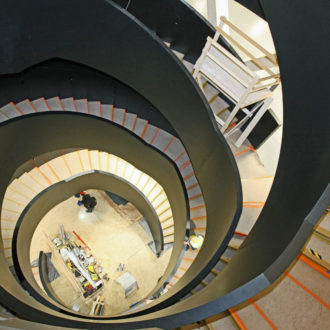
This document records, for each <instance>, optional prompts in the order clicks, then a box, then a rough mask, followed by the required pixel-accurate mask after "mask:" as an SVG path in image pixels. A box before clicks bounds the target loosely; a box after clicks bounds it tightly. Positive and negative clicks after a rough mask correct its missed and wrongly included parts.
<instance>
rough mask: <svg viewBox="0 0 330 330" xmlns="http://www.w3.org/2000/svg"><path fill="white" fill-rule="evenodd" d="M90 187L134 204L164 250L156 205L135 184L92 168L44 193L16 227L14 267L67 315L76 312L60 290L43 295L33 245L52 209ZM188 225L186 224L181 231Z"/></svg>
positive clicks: (35, 293)
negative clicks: (63, 300) (60, 297)
mask: <svg viewBox="0 0 330 330" xmlns="http://www.w3.org/2000/svg"><path fill="white" fill-rule="evenodd" d="M87 189H97V190H110V189H111V190H112V191H113V192H115V193H118V194H119V195H121V196H123V197H124V198H125V199H126V200H128V201H130V202H131V203H133V204H134V205H135V206H136V207H137V209H138V210H139V211H140V212H141V213H142V214H143V215H144V217H145V218H146V220H147V222H148V224H149V227H150V230H151V232H152V233H153V237H154V241H155V245H156V249H157V251H158V252H160V251H161V249H162V240H163V237H162V230H161V227H160V222H159V219H158V217H157V214H156V212H155V211H154V209H153V207H152V205H151V204H150V203H149V201H148V200H147V199H146V198H145V197H144V195H143V194H142V193H141V192H140V191H139V190H138V189H137V188H136V187H135V186H133V185H132V184H130V183H129V182H127V181H126V180H124V179H122V178H120V177H118V176H116V175H113V174H110V173H106V172H102V171H97V170H94V171H93V173H90V171H88V172H86V173H84V172H83V173H81V175H79V176H74V177H73V178H71V179H70V178H69V179H67V180H65V181H60V182H58V183H56V184H54V185H52V186H50V187H48V188H46V189H45V190H43V191H42V192H40V193H39V194H38V195H37V196H36V197H35V198H34V199H33V200H32V201H31V202H30V203H29V204H28V205H27V207H26V208H25V209H24V210H23V212H22V214H21V216H20V218H19V219H18V221H17V224H16V226H15V231H14V235H13V242H12V256H13V260H14V268H15V272H16V274H17V277H18V279H19V281H20V282H21V284H22V285H23V286H24V288H25V289H26V290H28V292H29V293H30V294H31V295H32V296H33V297H34V298H35V299H36V300H38V301H40V302H42V303H44V304H46V305H48V306H49V307H51V308H53V309H54V310H58V311H61V312H63V311H65V312H66V314H68V313H70V312H71V313H72V311H70V310H69V309H67V308H66V307H65V308H63V307H62V306H59V305H63V303H61V301H59V300H58V298H57V297H56V293H54V292H53V290H51V292H50V298H52V299H48V297H45V296H44V295H43V292H42V290H41V289H40V287H39V285H38V284H37V282H36V281H35V279H34V275H33V273H32V271H31V267H30V257H29V256H30V246H31V241H32V237H33V234H34V232H35V229H36V228H37V226H38V224H39V222H40V221H41V220H42V218H43V217H44V216H45V215H46V214H47V213H48V212H49V210H51V209H52V208H53V207H55V206H56V205H58V204H60V203H61V202H63V201H65V200H67V199H68V198H70V197H72V196H73V195H74V194H75V193H76V192H77V191H84V190H87ZM183 225H184V223H183ZM184 228H185V227H184V226H183V227H182V228H181V231H182V229H184ZM179 230H180V229H179ZM40 277H41V279H42V280H43V281H42V283H45V284H44V286H45V289H47V288H48V285H47V283H46V280H45V279H43V278H42V276H40ZM165 280H166V278H165ZM46 292H47V290H46ZM41 297H42V298H41ZM54 300H55V303H56V304H55V305H54Z"/></svg>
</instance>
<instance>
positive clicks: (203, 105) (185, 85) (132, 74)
mask: <svg viewBox="0 0 330 330" xmlns="http://www.w3.org/2000/svg"><path fill="white" fill-rule="evenodd" d="M2 6H3V7H2V9H3V10H1V13H3V12H7V13H8V12H10V13H11V17H12V20H13V21H15V20H17V21H20V22H21V23H20V24H21V25H20V30H19V34H17V33H16V34H13V35H11V36H10V37H9V38H8V39H7V41H8V42H7V43H5V44H4V45H3V46H6V47H7V48H6V49H12V51H11V52H10V63H8V59H6V60H7V63H3V62H0V63H2V64H4V65H0V71H1V72H3V73H5V72H6V73H15V72H17V71H20V70H22V69H24V68H26V67H28V66H30V65H32V64H36V63H39V62H44V61H46V60H48V59H50V58H62V59H65V60H70V61H74V62H77V63H80V64H84V65H87V66H89V67H92V68H94V69H97V70H99V71H102V72H104V73H107V74H109V75H111V76H113V77H115V78H117V79H119V80H120V81H122V82H123V83H125V84H126V85H128V86H130V87H132V88H134V89H135V90H136V91H137V92H138V93H140V94H141V95H143V96H144V97H145V98H146V99H147V100H148V101H149V102H151V103H152V104H153V105H154V106H155V107H156V108H157V109H158V110H159V111H160V112H161V113H162V114H163V115H164V117H165V118H166V119H167V120H168V121H169V122H171V124H172V126H173V128H174V129H175V131H176V132H179V131H180V134H179V137H180V138H181V140H182V142H183V144H184V146H185V148H186V150H187V152H188V154H189V157H190V159H191V161H192V163H193V166H194V170H195V174H196V177H197V179H198V181H199V183H200V186H201V189H202V192H203V196H204V200H205V203H206V206H207V216H208V218H207V219H208V226H207V232H206V237H207V236H208V235H209V233H212V232H216V233H217V237H216V239H212V240H206V241H205V243H204V245H203V247H202V249H201V251H200V253H199V254H198V256H197V258H196V263H194V264H193V265H192V266H191V267H190V268H189V270H188V272H186V274H185V275H184V277H183V278H182V279H181V281H180V283H178V285H176V288H175V289H173V290H171V295H172V294H173V295H174V294H175V295H176V298H175V299H178V298H180V297H181V296H182V295H183V294H185V292H187V290H189V285H195V284H196V283H197V282H198V278H197V277H196V276H197V275H200V276H203V272H208V270H209V269H210V268H211V267H212V265H213V264H214V263H215V262H216V259H217V257H218V256H219V255H220V254H222V253H223V251H224V250H225V248H226V246H227V243H228V241H229V239H230V238H231V236H232V234H233V232H234V228H235V226H236V223H237V221H238V219H239V216H240V213H241V189H240V181H239V175H238V171H237V167H236V164H235V160H234V159H233V157H232V154H231V151H230V149H229V147H228V145H227V144H226V142H225V140H224V138H223V137H222V135H221V134H220V133H219V131H218V129H217V126H216V123H215V121H214V119H213V113H212V112H211V109H210V108H209V106H208V104H207V102H206V100H205V99H204V96H203V95H202V93H201V91H200V90H199V88H198V86H197V85H196V84H195V82H194V81H193V79H192V77H191V76H190V75H189V74H188V73H187V72H186V71H185V69H184V68H183V66H182V64H181V63H180V62H179V61H178V60H177V58H176V57H175V56H174V55H173V54H172V53H171V51H170V50H168V49H167V48H166V47H165V46H164V45H163V44H162V42H161V41H160V40H159V39H158V38H157V37H156V36H154V35H153V34H151V33H150V32H149V31H148V30H147V29H146V28H145V27H144V26H142V25H141V24H140V23H139V22H138V21H136V20H134V19H133V18H132V17H130V16H127V14H126V12H125V11H124V10H121V9H119V8H117V7H116V6H114V5H113V4H112V3H110V2H107V1H98V2H97V5H96V3H95V2H91V1H70V3H67V2H66V1H57V2H56V3H52V4H49V3H47V4H45V3H44V2H34V3H33V4H32V5H31V3H29V2H25V1H22V2H21V3H20V4H19V6H13V5H12V4H11V3H10V2H5V3H4V4H3V5H2ZM50 12H51V15H48V16H47V15H45V16H42V15H41V17H40V13H50ZM23 13H24V14H23ZM28 16H29V19H27V17H28ZM37 17H38V18H37ZM34 19H36V20H38V29H37V30H35V29H32V30H31V24H30V22H31V20H34ZM95 20H96V21H97V24H95ZM5 21H6V19H5ZM82 22H83V24H82ZM2 28H3V29H5V30H7V26H5V25H2ZM40 31H43V33H42V34H40ZM82 35H83V36H84V38H81V36H82ZM45 36H47V37H45ZM49 40H52V43H49ZM12 43H15V45H16V47H11V46H13V44H12ZM86 45H88V47H87V46H86ZM2 49H4V47H3V48H2ZM35 49H39V51H38V52H36V51H35ZM22 52H24V54H25V56H24V57H22V56H21V55H19V54H21V53H22ZM132 54H134V56H132ZM151 55H152V56H151ZM143 63H144V65H143ZM173 77H175V79H173ZM4 128H5V127H4ZM70 133H71V134H72V133H73V132H70ZM76 134H78V132H76ZM68 136H70V135H68ZM99 138H100V139H102V137H100V136H99ZM91 148H97V146H96V145H93V146H91ZM103 150H105V149H103ZM137 157H138V156H137ZM140 161H141V162H143V161H144V160H140ZM132 163H134V162H132ZM210 176H211V177H212V179H211V180H210ZM155 178H157V180H158V179H159V178H158V177H157V176H155ZM158 181H159V182H161V181H160V180H158ZM197 261H198V262H197ZM193 282H195V284H194V283H193ZM172 291H173V292H172Z"/></svg>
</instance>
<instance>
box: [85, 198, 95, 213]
mask: <svg viewBox="0 0 330 330" xmlns="http://www.w3.org/2000/svg"><path fill="white" fill-rule="evenodd" d="M82 204H83V205H84V206H85V208H86V212H88V213H92V212H93V209H94V208H95V206H96V204H97V201H96V198H95V197H92V196H91V195H89V194H86V195H83V198H82Z"/></svg>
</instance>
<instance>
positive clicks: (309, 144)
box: [0, 0, 330, 329]
mask: <svg viewBox="0 0 330 330" xmlns="http://www.w3.org/2000/svg"><path fill="white" fill-rule="evenodd" d="M243 5H245V6H246V7H247V8H250V9H251V10H253V11H254V12H255V13H256V14H258V15H260V16H262V17H263V18H264V19H266V20H267V21H268V23H269V25H270V29H271V31H272V34H273V38H274V43H275V46H276V50H277V55H278V59H279V66H280V70H281V79H282V85H283V100H284V131H283V142H282V149H281V155H280V160H279V165H278V170H277V173H276V176H275V178H274V182H273V184H272V188H271V191H270V194H269V197H268V199H267V201H262V203H261V204H262V205H261V206H263V208H262V211H261V213H260V215H259V217H258V219H257V222H256V224H255V225H254V226H253V228H252V230H251V231H250V232H246V233H242V232H239V231H238V230H237V224H238V221H239V219H240V217H241V214H242V208H243V207H244V206H247V204H244V203H243V200H242V183H241V180H240V176H239V171H238V167H237V162H236V160H237V159H236V160H235V158H234V156H233V153H232V151H231V149H230V147H229V145H228V143H227V141H226V140H225V139H224V137H223V136H222V134H221V133H220V132H219V129H218V127H217V124H216V122H215V120H214V115H213V111H212V109H211V108H210V106H209V103H208V102H207V100H206V98H205V96H204V94H203V93H202V91H201V90H200V89H199V87H198V85H197V84H196V83H195V81H194V80H193V78H192V76H191V70H192V67H193V63H194V62H195V61H196V59H197V58H198V56H199V54H200V52H201V50H202V48H203V46H204V43H205V40H206V37H207V36H208V35H212V34H213V33H214V30H213V28H212V27H211V25H209V23H207V22H206V21H205V20H204V19H202V17H201V16H200V15H199V14H198V13H197V12H195V11H194V10H193V9H192V8H191V7H190V6H188V5H187V4H186V3H185V2H184V1H180V0H170V1H161V0H157V1H155V0H153V1H151V0H143V1H142V0H136V1H134V0H131V1H120V0H117V1H105V0H98V1H88V0H85V1H76V0H74V1H70V2H69V3H68V2H66V1H62V0H60V1H56V2H47V3H45V2H42V1H34V2H33V3H31V2H28V1H19V2H17V3H14V2H12V1H7V0H6V1H3V2H2V3H1V5H0V8H1V10H0V15H1V21H0V22H1V23H0V29H1V32H2V36H3V38H2V40H1V42H0V49H1V52H0V57H1V61H0V86H1V93H0V125H1V126H0V141H1V144H0V146H1V154H2V157H1V160H0V164H1V169H2V173H1V175H0V182H1V185H0V187H1V190H0V194H1V196H0V197H1V200H2V209H1V235H2V240H1V242H2V249H1V254H0V255H1V260H2V262H1V272H0V284H1V285H0V291H1V295H0V297H1V298H0V302H1V305H2V306H3V308H4V311H3V313H2V314H1V315H2V318H3V320H2V321H1V322H2V324H3V326H5V327H8V328H10V327H21V328H33V329H38V328H40V329H46V328H50V329H51V328H53V327H55V328H59V327H61V328H62V327H63V328H83V329H108V328H114V329H135V328H155V327H156V328H164V329H172V328H176V327H180V326H184V325H187V324H193V325H192V326H191V327H206V328H212V324H215V323H214V322H216V319H214V318H216V316H214V315H222V314H221V313H225V314H226V313H229V314H230V315H231V317H232V318H233V319H235V321H236V325H238V326H239V327H240V328H245V325H244V323H243V322H242V320H241V318H240V317H239V316H238V314H239V313H236V312H235V309H234V308H233V307H234V306H237V305H238V304H240V303H243V302H245V301H250V303H251V304H252V306H254V307H255V306H257V307H255V308H256V310H258V308H259V310H260V306H259V305H257V304H256V303H255V301H254V300H252V297H254V296H256V295H257V294H260V292H261V291H263V290H265V289H266V288H271V287H272V284H273V283H274V282H276V281H277V280H278V278H280V277H281V276H282V274H283V272H284V271H285V270H286V269H287V267H288V266H289V265H290V264H291V262H292V261H293V260H294V259H295V258H296V256H297V255H298V253H299V251H300V250H301V248H302V246H303V245H304V243H305V241H306V239H307V238H308V237H309V235H310V234H311V232H312V231H313V228H314V226H315V225H316V223H317V222H318V221H319V219H320V218H321V216H322V215H323V213H324V212H325V211H326V209H327V207H328V205H329V186H327V185H328V181H329V170H328V163H329V157H328V155H327V153H326V152H327V150H328V149H329V143H328V141H329V140H330V139H329V130H328V127H327V120H326V119H327V114H326V113H325V111H323V109H325V107H326V106H327V104H328V102H327V100H326V97H325V96H324V95H327V93H326V86H327V84H326V83H325V81H326V80H325V79H326V78H325V77H326V74H325V72H324V71H325V70H326V63H327V55H326V54H327V45H326V44H325V43H322V44H321V43H319V42H318V40H316V39H317V38H315V32H316V31H317V33H318V35H319V37H320V38H321V37H322V38H326V34H327V29H326V27H328V21H327V19H326V10H324V8H323V7H322V5H324V6H329V5H328V4H326V3H325V1H324V2H322V4H321V3H319V4H311V3H310V2H308V1H303V2H301V1H299V3H298V2H297V4H296V5H297V7H295V6H294V5H293V4H292V2H290V4H288V3H287V2H285V1H276V2H274V1H271V0H260V1H256V0H250V1H246V2H244V3H243ZM297 8H303V9H304V10H297ZM307 17H308V20H309V22H310V25H309V26H308V27H307V26H306V24H305V22H306V19H307ZM288 27H290V29H288ZM220 42H222V44H223V46H225V47H226V48H227V49H228V50H229V51H231V52H232V53H233V54H234V55H237V54H236V53H235V51H234V50H233V49H232V47H231V46H230V44H228V43H227V42H226V41H225V40H221V41H220ZM315 49H317V50H318V52H317V54H316V53H315V52H314V50H315ZM302 53H303V54H305V56H301V54H302ZM307 55H308V56H307ZM302 68H303V70H302ZM315 77H317V78H315ZM302 81H303V82H304V85H303V86H302V85H301V82H302ZM217 102H218V104H220V105H221V107H222V110H223V109H226V107H227V104H226V103H223V102H222V101H221V100H217ZM311 109H313V111H312V110H311ZM50 152H52V153H53V152H56V153H57V156H56V157H49V158H48V159H44V161H42V162H41V163H37V162H36V161H35V160H36V158H38V159H39V161H40V159H41V158H42V155H46V154H47V153H50ZM237 154H240V150H238V153H237ZM142 155H143V157H141V156H142ZM27 164H29V165H27ZM238 166H240V165H239V164H238ZM109 186H111V187H112V191H113V192H115V193H116V192H117V193H119V194H122V195H123V196H125V194H126V193H127V194H128V195H127V196H129V199H131V200H134V201H136V205H138V206H139V209H140V211H141V212H142V213H147V214H150V217H148V219H149V226H150V229H151V232H152V234H153V237H154V240H155V243H156V249H157V252H158V253H160V252H161V251H162V249H163V248H164V244H171V245H172V254H171V259H170V262H169V264H168V266H167V268H166V271H165V273H164V275H163V277H162V278H161V279H160V281H159V283H158V285H157V287H155V288H154V292H157V291H159V289H161V288H162V287H163V285H164V283H166V282H169V286H170V289H169V290H168V292H167V293H166V294H164V295H161V296H160V297H159V298H158V299H155V300H153V301H152V302H151V303H150V304H146V303H145V302H142V303H141V304H140V305H138V306H137V307H136V308H135V309H132V310H131V311H128V312H127V313H124V314H120V315H116V316H111V317H107V316H104V317H94V318H92V317H87V316H84V315H81V314H79V313H75V312H74V311H72V310H70V309H69V308H67V307H66V306H63V305H62V304H61V303H60V302H59V301H56V300H54V299H53V297H51V296H50V295H48V294H47V290H46V292H45V290H43V289H42V288H41V287H40V283H38V282H39V278H38V274H35V273H33V272H32V270H31V267H30V261H29V257H28V253H29V252H28V251H29V244H30V242H31V239H32V235H33V232H34V230H35V228H36V226H37V225H38V223H39V221H40V220H41V219H42V217H43V215H44V214H46V213H47V212H48V211H49V210H50V209H51V208H52V207H53V206H55V205H57V204H58V203H60V202H61V201H63V200H65V199H66V198H68V197H69V196H72V195H74V193H76V192H77V191H82V190H85V189H88V188H97V189H102V190H107V188H108V187H109ZM243 190H244V184H243ZM303 191H308V194H302V192H303ZM264 202H265V205H264ZM192 223H194V224H195V225H193V226H192ZM192 228H193V229H194V231H196V232H198V233H201V234H203V235H204V236H205V240H204V243H203V245H202V247H201V248H200V249H199V250H195V251H186V249H185V245H184V240H185V239H187V233H189V230H190V229H192ZM305 261H306V260H305ZM299 262H303V261H302V259H300V260H299ZM289 275H290V274H289ZM289 275H288V276H289ZM323 275H324V274H323ZM323 275H322V276H323ZM290 276H292V275H290ZM41 282H42V281H41ZM146 298H147V297H146ZM253 299H254V298H253ZM322 301H323V300H322ZM324 306H325V305H324ZM325 307H326V306H325ZM326 308H328V307H326ZM228 311H229V312H228ZM8 313H9V314H8ZM262 313H263V312H262ZM243 314H244V312H241V317H242V315H243ZM226 315H227V314H226ZM226 315H225V316H226ZM260 315H261V316H262V314H260ZM212 317H213V319H212ZM220 318H221V320H224V321H221V322H223V323H222V324H221V326H224V324H225V322H227V319H226V317H222V316H221V317H220V316H218V319H220ZM262 318H263V320H267V319H268V321H269V318H268V317H267V315H265V313H264V316H262ZM268 321H267V323H268V325H267V326H271V327H273V323H272V322H268ZM195 322H199V323H197V324H194V323H195ZM260 326H261V325H260ZM213 327H214V326H213Z"/></svg>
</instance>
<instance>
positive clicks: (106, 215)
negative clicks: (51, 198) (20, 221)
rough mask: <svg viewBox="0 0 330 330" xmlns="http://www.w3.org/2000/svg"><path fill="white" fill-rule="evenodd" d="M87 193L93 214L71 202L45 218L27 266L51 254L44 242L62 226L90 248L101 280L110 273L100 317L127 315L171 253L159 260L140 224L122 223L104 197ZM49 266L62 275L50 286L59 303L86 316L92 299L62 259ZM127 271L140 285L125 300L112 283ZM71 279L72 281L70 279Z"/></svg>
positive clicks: (150, 288) (62, 205)
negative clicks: (92, 198)
mask: <svg viewBox="0 0 330 330" xmlns="http://www.w3.org/2000/svg"><path fill="white" fill-rule="evenodd" d="M88 193H90V194H91V195H92V196H95V197H96V199H97V206H96V207H95V210H94V211H93V213H86V212H85V210H84V207H82V206H78V205H77V199H76V198H75V197H71V198H69V199H68V200H66V201H64V202H62V203H61V204H59V205H57V206H56V207H55V208H53V209H52V210H51V211H50V212H48V214H47V215H46V216H45V217H44V218H43V219H42V221H41V222H40V224H39V226H38V228H37V230H36V231H35V234H34V236H33V240H32V243H31V250H30V258H31V261H32V260H34V259H36V258H38V256H39V251H40V250H42V251H44V252H50V251H51V249H50V247H49V241H48V239H47V236H50V238H52V239H53V238H54V237H55V236H57V235H59V226H60V224H63V226H64V229H65V231H66V232H68V233H69V234H70V236H71V238H74V237H75V236H74V234H73V231H75V232H76V233H77V234H78V235H79V236H80V237H81V238H82V239H83V240H84V241H85V242H86V244H87V245H88V246H89V247H90V248H91V253H92V254H93V256H94V257H95V258H96V260H97V263H98V264H99V265H101V266H102V268H103V272H102V274H105V273H108V276H109V277H110V280H109V281H108V282H106V281H105V283H104V293H103V298H104V301H105V308H104V315H114V314H118V313H121V312H124V311H127V310H129V307H130V306H131V305H132V304H134V303H136V302H138V301H140V300H141V299H143V298H146V297H148V295H149V293H150V292H151V291H152V290H153V288H154V287H155V286H156V284H157V281H158V279H159V278H160V277H161V276H162V274H163V273H164V271H165V269H166V266H167V264H168V261H169V259H170V255H171V250H168V251H167V252H166V253H165V254H164V255H162V256H161V257H160V258H157V257H156V256H155V254H154V253H153V252H152V250H151V249H150V247H149V246H148V243H149V242H150V241H151V239H150V236H149V235H148V234H147V233H146V232H145V230H144V229H143V228H142V226H141V225H140V223H139V222H138V221H129V220H127V218H123V217H122V216H121V215H120V214H119V213H118V212H116V210H115V209H114V208H113V207H112V203H111V201H110V200H109V197H108V196H107V195H105V193H104V192H101V191H96V190H90V191H88ZM77 242H78V241H77ZM52 262H53V263H54V265H55V267H56V268H57V270H58V272H59V273H60V277H59V278H57V279H56V280H55V281H53V282H52V287H53V289H54V291H55V292H56V294H57V296H58V298H59V299H60V300H61V301H62V302H63V303H64V304H65V305H66V306H68V307H69V308H71V307H72V306H73V304H75V303H78V304H79V305H80V312H81V313H83V314H89V311H90V309H91V306H92V301H91V299H84V298H82V297H81V294H80V293H79V292H77V289H76V288H75V287H74V286H73V285H72V283H71V282H70V278H68V271H67V270H66V269H65V266H64V265H63V264H62V263H61V260H60V258H56V256H53V257H52ZM120 263H121V264H125V270H124V271H123V272H120V271H116V269H117V267H118V265H119V264H120ZM126 270H127V271H129V272H130V273H131V274H132V275H133V276H134V277H135V278H136V280H137V283H138V289H137V290H136V291H135V292H133V293H132V294H130V295H129V296H128V297H127V298H125V294H124V290H123V288H122V287H121V285H120V284H118V283H117V282H116V279H117V278H118V277H120V276H121V275H123V273H124V272H125V271H126ZM70 276H72V275H71V274H69V277H70Z"/></svg>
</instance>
